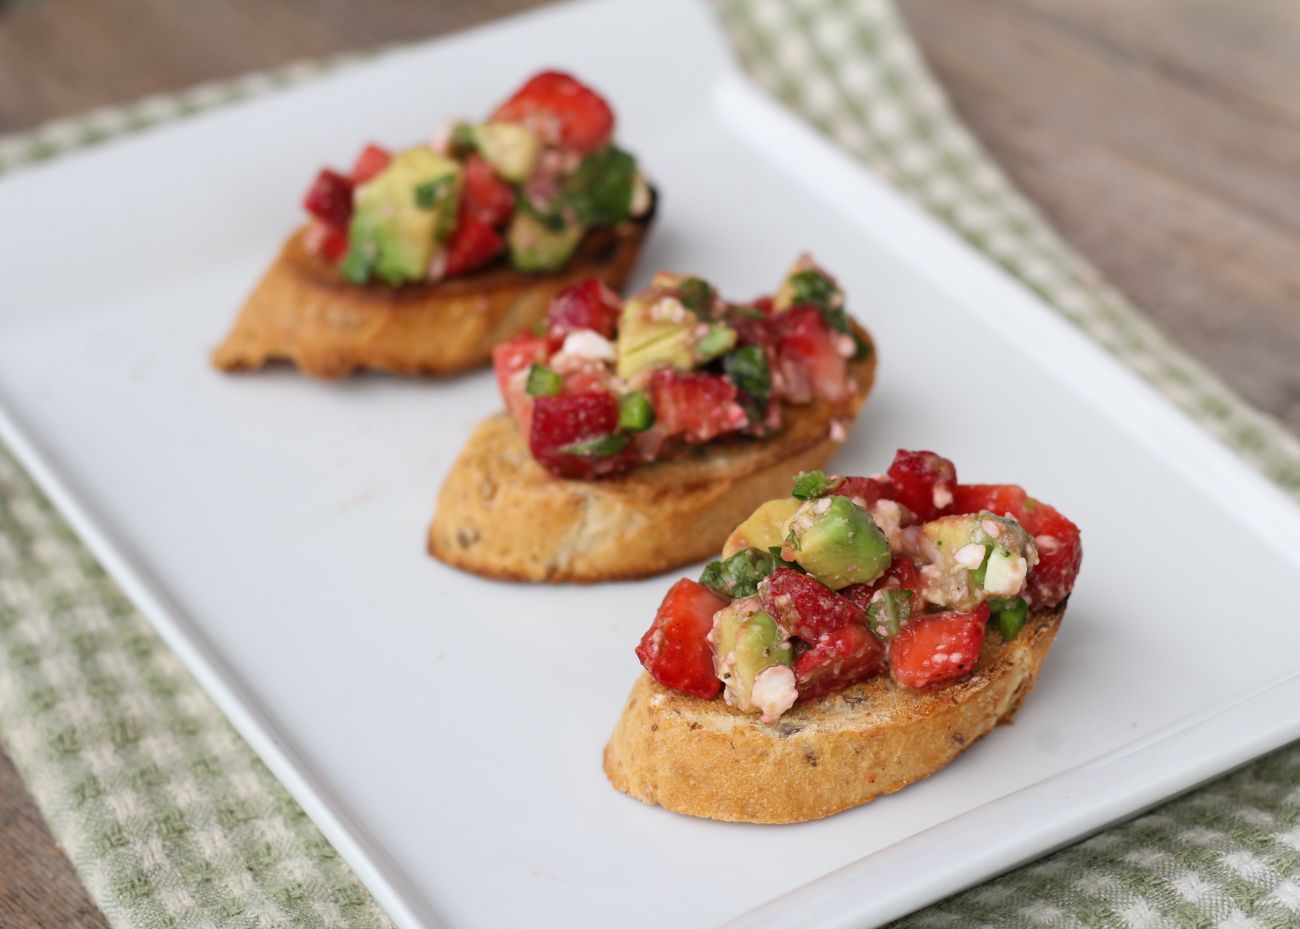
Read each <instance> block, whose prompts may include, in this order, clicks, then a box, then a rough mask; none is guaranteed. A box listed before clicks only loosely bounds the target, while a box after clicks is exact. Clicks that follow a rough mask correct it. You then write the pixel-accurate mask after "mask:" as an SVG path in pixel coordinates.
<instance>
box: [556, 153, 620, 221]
mask: <svg viewBox="0 0 1300 929" xmlns="http://www.w3.org/2000/svg"><path fill="white" fill-rule="evenodd" d="M635 184H636V159H634V158H633V157H632V156H631V155H629V154H628V153H627V152H625V151H623V150H622V149H619V148H615V147H614V146H613V145H606V146H605V147H603V148H598V149H596V151H594V152H592V153H591V154H590V155H588V156H587V157H586V158H584V159H582V163H581V164H579V165H578V170H576V171H574V172H573V174H572V175H571V176H570V177H569V179H568V180H567V181H565V184H564V190H563V192H562V195H561V196H562V198H563V199H564V200H565V201H566V202H567V203H568V205H569V206H570V207H572V209H573V212H574V214H575V215H576V216H577V217H578V221H579V222H581V223H582V224H583V225H584V226H610V225H613V224H614V223H617V222H620V221H622V220H624V219H627V217H628V214H629V212H630V211H631V209H632V190H633V187H634V186H635Z"/></svg>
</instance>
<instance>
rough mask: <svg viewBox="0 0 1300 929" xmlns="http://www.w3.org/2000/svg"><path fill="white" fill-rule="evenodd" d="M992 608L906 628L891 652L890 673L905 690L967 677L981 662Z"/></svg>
mask: <svg viewBox="0 0 1300 929" xmlns="http://www.w3.org/2000/svg"><path fill="white" fill-rule="evenodd" d="M988 621H989V605H988V604H987V603H981V604H980V605H979V606H978V607H977V608H976V609H974V610H971V611H970V612H969V613H955V612H947V613H932V614H931V615H929V616H922V617H921V618H919V619H916V620H913V621H912V622H910V623H908V624H907V625H905V626H903V631H902V632H900V633H899V634H898V636H897V637H896V638H895V639H894V642H893V645H892V646H891V647H890V649H889V670H890V673H891V674H892V675H893V677H894V680H895V681H896V682H897V683H898V684H900V685H901V686H903V687H913V688H917V687H928V686H929V685H931V684H940V683H943V682H945V681H955V680H957V679H958V678H962V677H965V676H966V675H967V674H969V673H970V671H971V669H972V668H974V667H975V662H977V661H979V657H980V648H981V647H982V646H983V645H984V629H985V627H986V626H987V625H988Z"/></svg>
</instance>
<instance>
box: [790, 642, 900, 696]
mask: <svg viewBox="0 0 1300 929" xmlns="http://www.w3.org/2000/svg"><path fill="white" fill-rule="evenodd" d="M884 659H885V647H884V646H883V645H882V644H881V643H880V640H879V639H877V638H876V637H875V636H874V635H872V634H871V633H870V632H868V631H867V630H866V629H864V628H863V627H861V626H859V625H857V624H856V623H855V624H852V625H848V626H844V627H842V628H840V629H836V630H834V631H833V632H828V633H826V634H825V635H823V636H822V637H821V638H820V639H818V640H817V644H816V645H814V646H813V647H812V648H810V649H808V651H806V652H804V653H803V654H802V655H800V656H799V657H798V658H797V659H795V663H794V681H795V687H796V688H797V689H798V691H799V699H800V700H811V699H813V698H815V697H824V696H825V695H826V694H832V693H835V692H836V691H838V690H843V689H844V688H845V687H848V686H849V685H850V684H856V683H857V682H858V681H864V680H866V679H867V678H869V677H875V676H876V675H877V674H879V673H880V672H881V671H882V670H884V664H885V661H884Z"/></svg>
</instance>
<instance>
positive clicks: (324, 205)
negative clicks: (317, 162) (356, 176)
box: [302, 168, 352, 228]
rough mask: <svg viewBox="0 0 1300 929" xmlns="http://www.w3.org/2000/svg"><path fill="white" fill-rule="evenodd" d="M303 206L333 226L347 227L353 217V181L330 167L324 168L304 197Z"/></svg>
mask: <svg viewBox="0 0 1300 929" xmlns="http://www.w3.org/2000/svg"><path fill="white" fill-rule="evenodd" d="M302 205H303V207H304V208H305V209H306V210H307V212H308V213H310V214H311V215H312V216H315V217H316V218H317V219H319V220H322V221H323V222H325V223H327V224H328V225H331V226H341V227H344V228H346V227H347V224H348V221H349V220H351V219H352V182H351V181H350V180H348V179H347V178H346V177H344V176H343V175H342V174H339V173H338V172H337V171H331V170H330V169H329V168H323V169H322V170H321V172H320V173H319V174H317V175H316V180H314V181H312V184H311V187H310V188H309V189H308V190H307V196H305V197H303V200H302Z"/></svg>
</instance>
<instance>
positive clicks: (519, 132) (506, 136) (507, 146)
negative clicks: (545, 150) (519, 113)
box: [472, 123, 542, 184]
mask: <svg viewBox="0 0 1300 929" xmlns="http://www.w3.org/2000/svg"><path fill="white" fill-rule="evenodd" d="M472 132H473V137H474V147H475V148H476V149H478V153H479V154H480V155H482V156H483V160H484V161H486V162H487V163H488V164H490V165H491V166H492V169H493V170H494V171H496V173H497V174H500V175H501V176H502V177H503V178H505V179H506V180H507V181H511V182H512V183H515V184H522V183H523V182H524V181H526V180H528V179H529V178H530V177H532V176H533V168H535V167H537V156H538V155H539V154H540V153H541V150H542V141H541V139H539V138H538V137H537V133H535V132H533V131H532V130H531V129H529V128H527V127H525V126H521V125H519V124H518V123H483V124H481V125H478V126H475V127H473V130H472Z"/></svg>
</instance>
